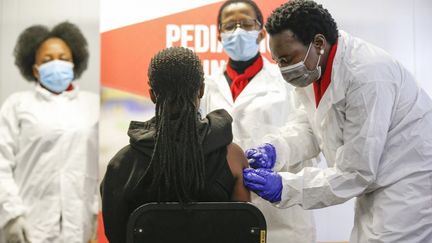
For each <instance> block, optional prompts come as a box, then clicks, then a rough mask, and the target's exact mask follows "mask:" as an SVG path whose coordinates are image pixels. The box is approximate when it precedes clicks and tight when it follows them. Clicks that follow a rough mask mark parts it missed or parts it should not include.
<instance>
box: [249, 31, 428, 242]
mask: <svg viewBox="0 0 432 243" xmlns="http://www.w3.org/2000/svg"><path fill="white" fill-rule="evenodd" d="M332 68H333V69H332V75H331V83H330V86H329V87H328V89H327V90H326V92H325V93H324V96H323V97H322V99H321V101H320V103H319V106H318V108H316V105H315V98H314V93H313V89H312V85H309V86H308V87H306V88H296V89H295V97H294V98H295V100H296V101H298V103H297V107H298V108H301V109H303V110H304V113H303V114H298V117H297V118H298V121H297V124H290V125H287V126H286V127H285V128H283V129H281V130H280V133H279V134H274V135H272V136H267V137H266V139H265V142H270V143H272V144H274V145H275V146H276V151H277V155H278V156H279V155H281V154H283V155H281V156H279V158H281V157H282V158H287V159H288V161H299V160H302V159H308V158H312V157H314V156H316V155H317V154H318V153H319V152H320V151H322V153H323V154H324V156H325V158H326V160H327V163H328V167H329V168H327V169H319V168H304V169H303V170H301V171H300V172H299V173H297V174H291V173H281V174H282V182H283V190H282V200H281V202H280V203H278V204H277V206H279V207H290V206H293V205H301V206H302V207H303V208H305V209H314V208H322V207H326V206H330V205H335V204H339V203H343V202H345V201H347V200H349V199H350V198H353V197H357V201H356V209H355V222H354V228H353V231H352V234H351V239H350V242H351V243H356V242H358V243H365V242H371V243H372V242H373V243H378V242H386V243H394V242H407V243H408V242H409V243H414V242H416V243H417V242H418V243H420V242H422V243H423V242H424V243H429V242H432V102H431V100H430V98H429V97H428V96H427V94H426V93H425V92H424V91H423V90H422V89H421V88H419V86H418V85H417V84H416V82H415V81H414V78H413V76H412V75H411V74H410V73H409V72H408V71H407V70H406V69H405V68H404V67H402V65H401V64H399V63H398V62H397V61H395V60H394V59H392V58H391V57H390V56H388V54H386V53H385V52H384V51H383V50H381V49H379V48H377V47H374V46H372V45H370V44H368V43H366V42H364V41H362V40H360V39H358V38H354V37H352V36H350V35H348V34H347V33H344V32H342V31H340V36H339V39H338V46H337V51H336V56H335V58H334V62H333V66H332ZM257 115H258V114H257ZM301 117H303V120H302V118H301ZM305 124H310V125H309V129H304V126H305ZM279 152H280V153H279Z"/></svg>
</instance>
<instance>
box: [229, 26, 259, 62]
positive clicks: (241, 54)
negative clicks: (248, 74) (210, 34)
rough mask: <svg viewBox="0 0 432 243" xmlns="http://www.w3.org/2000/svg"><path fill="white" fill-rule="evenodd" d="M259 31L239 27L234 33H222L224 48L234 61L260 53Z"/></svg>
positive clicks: (247, 58)
mask: <svg viewBox="0 0 432 243" xmlns="http://www.w3.org/2000/svg"><path fill="white" fill-rule="evenodd" d="M259 33H260V31H257V30H251V31H246V30H244V29H242V28H237V29H236V30H235V31H234V32H233V33H221V42H222V46H223V49H224V51H225V52H226V53H227V54H228V56H229V57H230V58H231V59H232V60H234V61H247V60H250V59H252V58H253V57H254V56H255V55H256V54H257V53H258V49H259V45H258V43H257V39H258V36H259Z"/></svg>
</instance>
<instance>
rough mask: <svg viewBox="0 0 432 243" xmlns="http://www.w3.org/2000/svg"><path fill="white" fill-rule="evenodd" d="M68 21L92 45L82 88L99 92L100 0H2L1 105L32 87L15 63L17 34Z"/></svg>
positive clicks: (0, 31)
mask: <svg viewBox="0 0 432 243" xmlns="http://www.w3.org/2000/svg"><path fill="white" fill-rule="evenodd" d="M65 20H68V21H70V22H72V23H74V24H77V25H78V26H79V28H80V29H81V31H82V32H83V34H84V36H85V37H86V39H87V41H88V44H89V51H90V59H89V65H88V69H87V71H85V72H84V73H83V75H82V76H81V78H80V80H77V82H78V84H79V85H80V87H81V89H85V90H90V91H93V92H96V93H99V70H100V68H99V60H100V58H99V55H100V51H99V47H100V45H99V1H95V0H90V1H86V0H74V1H69V0H38V1H33V0H0V104H1V103H3V101H4V100H5V99H6V98H7V97H8V96H9V95H10V94H11V93H13V92H15V91H18V90H26V89H31V88H32V84H33V83H29V82H27V81H25V80H24V78H22V77H21V75H20V73H19V71H18V68H17V67H16V66H15V65H14V61H15V60H14V57H13V49H14V47H15V43H16V40H17V38H18V35H19V34H20V33H21V32H22V31H23V30H24V29H25V28H27V27H29V26H31V25H35V24H42V25H47V26H48V27H50V28H51V27H53V26H54V25H56V24H57V23H59V22H62V21H65Z"/></svg>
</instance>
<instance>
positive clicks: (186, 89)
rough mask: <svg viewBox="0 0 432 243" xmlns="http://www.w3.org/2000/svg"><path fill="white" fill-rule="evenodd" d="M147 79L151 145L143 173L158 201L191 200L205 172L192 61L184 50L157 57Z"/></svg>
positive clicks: (200, 75) (197, 68)
mask: <svg viewBox="0 0 432 243" xmlns="http://www.w3.org/2000/svg"><path fill="white" fill-rule="evenodd" d="M148 77H149V82H150V86H151V88H152V90H153V94H154V96H155V97H156V117H155V118H156V129H157V132H156V143H155V147H154V149H153V154H152V158H151V161H150V166H149V168H148V170H147V171H148V172H149V173H151V175H152V178H153V179H152V186H151V187H152V188H156V190H157V192H158V195H159V197H162V198H169V197H170V196H171V194H172V193H175V195H176V196H177V199H178V200H179V202H189V201H193V200H194V199H196V196H197V195H198V193H199V192H200V191H202V190H203V189H204V180H205V171H204V156H203V150H202V145H201V143H200V141H199V136H198V128H197V121H198V119H200V118H199V116H198V107H197V105H196V100H197V98H198V96H199V92H200V88H201V87H202V85H203V82H204V72H203V67H202V65H201V62H200V60H199V58H198V56H197V55H196V54H195V53H194V52H193V51H191V50H190V49H187V48H184V47H171V48H167V49H164V50H162V51H160V52H159V53H157V54H156V55H155V56H154V57H153V58H152V59H151V62H150V65H149V69H148Z"/></svg>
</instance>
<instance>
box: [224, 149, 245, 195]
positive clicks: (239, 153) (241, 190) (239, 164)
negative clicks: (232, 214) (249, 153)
mask: <svg viewBox="0 0 432 243" xmlns="http://www.w3.org/2000/svg"><path fill="white" fill-rule="evenodd" d="M227 161H228V165H229V167H230V170H231V173H232V174H233V176H234V178H235V185H234V191H233V195H232V199H233V200H235V201H250V192H249V191H248V190H247V189H246V187H244V185H243V169H244V168H247V167H248V166H249V164H248V161H247V159H246V157H245V155H244V152H243V150H242V149H241V148H240V146H238V145H237V144H235V143H231V144H230V145H228V147H227Z"/></svg>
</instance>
